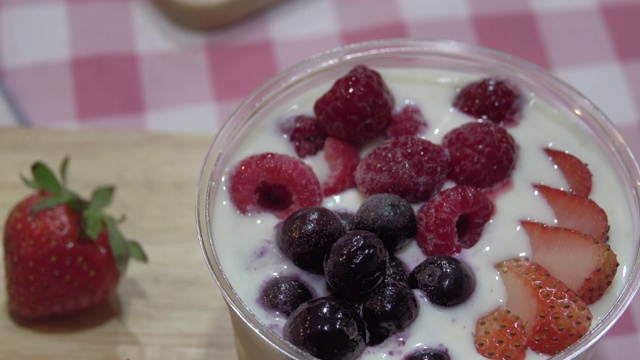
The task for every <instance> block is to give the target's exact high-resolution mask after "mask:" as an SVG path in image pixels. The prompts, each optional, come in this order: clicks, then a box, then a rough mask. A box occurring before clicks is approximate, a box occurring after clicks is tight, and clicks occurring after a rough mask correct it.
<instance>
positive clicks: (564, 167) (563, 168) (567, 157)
mask: <svg viewBox="0 0 640 360" xmlns="http://www.w3.org/2000/svg"><path fill="white" fill-rule="evenodd" d="M544 151H545V153H547V155H548V156H549V158H550V159H551V161H553V163H554V164H555V165H556V166H557V167H558V169H559V170H560V172H562V175H563V176H564V178H565V179H566V180H567V182H568V183H569V189H570V190H571V192H573V193H574V194H577V195H581V196H585V197H588V196H589V194H591V177H592V175H591V171H589V168H588V167H587V164H585V163H583V162H582V160H580V159H578V158H577V157H575V156H573V155H571V154H568V153H566V152H563V151H558V150H554V149H549V148H546V149H544Z"/></svg>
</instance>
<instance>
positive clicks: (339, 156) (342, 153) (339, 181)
mask: <svg viewBox="0 0 640 360" xmlns="http://www.w3.org/2000/svg"><path fill="white" fill-rule="evenodd" d="M324 160H325V161H326V162H327V165H329V175H328V176H327V178H326V179H324V181H323V182H322V193H323V195H324V196H331V195H335V194H338V193H341V192H343V191H345V190H347V189H351V188H354V187H355V186H356V180H355V177H354V176H355V175H354V174H355V172H356V167H357V166H358V163H359V162H360V151H358V148H356V147H355V146H354V145H353V144H351V143H349V142H347V141H345V140H341V139H338V138H335V137H332V136H330V137H328V138H327V139H326V140H325V144H324Z"/></svg>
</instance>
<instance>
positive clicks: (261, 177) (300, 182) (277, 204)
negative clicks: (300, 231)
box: [230, 152, 322, 219]
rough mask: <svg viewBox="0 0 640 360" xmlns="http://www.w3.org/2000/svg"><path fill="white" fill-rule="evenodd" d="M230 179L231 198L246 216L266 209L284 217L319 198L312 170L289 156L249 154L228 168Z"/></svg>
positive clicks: (320, 194)
mask: <svg viewBox="0 0 640 360" xmlns="http://www.w3.org/2000/svg"><path fill="white" fill-rule="evenodd" d="M230 182H231V189H230V190H231V201H232V202H233V204H234V205H235V206H236V208H237V209H238V211H240V213H242V214H245V215H246V214H253V213H258V212H263V211H267V212H271V213H273V214H274V215H275V216H277V217H278V218H280V219H284V218H286V217H287V216H289V215H290V214H291V213H293V212H294V211H296V210H299V209H302V208H306V207H310V206H316V205H319V204H320V202H321V201H322V191H321V190H320V182H319V181H318V178H317V177H316V175H315V173H314V172H313V169H312V168H311V167H310V166H309V165H307V164H305V163H304V162H303V161H301V160H299V159H297V158H294V157H292V156H289V155H283V154H277V153H270V152H267V153H262V154H257V155H252V156H249V157H247V158H245V159H243V160H242V161H240V162H239V163H238V164H237V165H236V166H235V168H233V169H232V170H231V174H230Z"/></svg>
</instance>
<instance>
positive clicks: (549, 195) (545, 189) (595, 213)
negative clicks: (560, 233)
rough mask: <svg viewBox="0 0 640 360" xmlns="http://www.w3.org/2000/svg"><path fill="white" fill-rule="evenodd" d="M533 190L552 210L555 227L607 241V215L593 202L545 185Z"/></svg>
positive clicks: (535, 186) (536, 186) (537, 186)
mask: <svg viewBox="0 0 640 360" xmlns="http://www.w3.org/2000/svg"><path fill="white" fill-rule="evenodd" d="M534 188H535V189H536V190H537V191H538V193H540V195H542V197H544V199H545V200H546V201H547V203H548V204H549V205H550V206H551V208H552V209H553V213H554V214H555V216H556V220H557V223H556V224H555V225H557V226H560V227H564V228H569V229H573V230H576V231H579V232H581V233H584V234H587V235H590V236H593V237H594V238H596V239H598V240H604V241H606V240H608V236H609V235H608V233H609V220H608V218H607V213H605V212H604V210H602V208H601V207H600V206H599V205H598V204H596V202H595V201H593V200H591V199H589V198H587V197H584V196H580V195H576V194H573V193H570V192H568V191H564V190H559V189H555V188H552V187H549V186H546V185H534Z"/></svg>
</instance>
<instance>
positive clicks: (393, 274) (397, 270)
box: [385, 256, 409, 283]
mask: <svg viewBox="0 0 640 360" xmlns="http://www.w3.org/2000/svg"><path fill="white" fill-rule="evenodd" d="M408 274H409V271H408V270H407V266H406V265H405V264H404V262H402V260H400V259H399V258H397V257H395V256H389V261H388V262H387V272H386V274H385V278H386V281H396V282H399V283H405V282H406V281H407V275H408Z"/></svg>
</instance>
